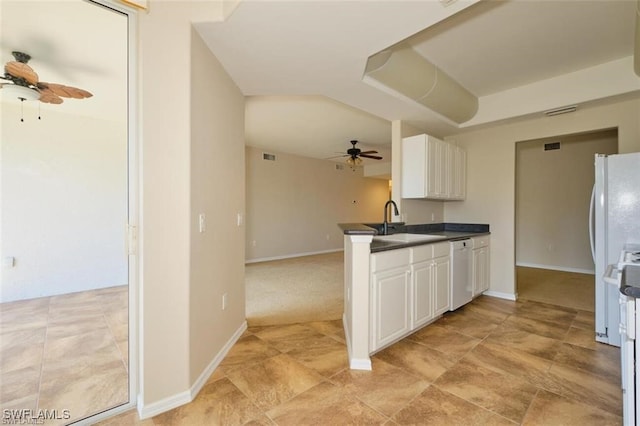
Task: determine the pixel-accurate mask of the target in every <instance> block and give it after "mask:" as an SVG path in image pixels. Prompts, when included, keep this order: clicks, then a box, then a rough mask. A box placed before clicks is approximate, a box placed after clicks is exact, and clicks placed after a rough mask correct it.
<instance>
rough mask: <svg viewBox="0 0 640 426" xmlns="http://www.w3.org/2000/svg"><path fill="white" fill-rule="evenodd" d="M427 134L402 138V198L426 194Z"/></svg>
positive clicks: (421, 196)
mask: <svg viewBox="0 0 640 426" xmlns="http://www.w3.org/2000/svg"><path fill="white" fill-rule="evenodd" d="M426 174H427V136H426V135H416V136H411V137H408V138H404V139H402V198H424V197H426V196H427V188H426V187H425V185H426V183H427V175H426Z"/></svg>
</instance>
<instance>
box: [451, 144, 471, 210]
mask: <svg viewBox="0 0 640 426" xmlns="http://www.w3.org/2000/svg"><path fill="white" fill-rule="evenodd" d="M447 145H448V146H447V148H448V161H449V193H448V195H449V199H452V200H464V199H465V198H466V196H467V153H466V151H465V150H464V149H462V148H460V147H459V146H456V145H452V144H447Z"/></svg>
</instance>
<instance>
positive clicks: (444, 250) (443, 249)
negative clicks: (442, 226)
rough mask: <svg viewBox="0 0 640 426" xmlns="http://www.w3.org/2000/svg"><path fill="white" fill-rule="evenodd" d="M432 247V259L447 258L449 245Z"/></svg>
mask: <svg viewBox="0 0 640 426" xmlns="http://www.w3.org/2000/svg"><path fill="white" fill-rule="evenodd" d="M432 246H433V257H434V258H435V257H442V256H449V243H448V242H446V243H436V244H432Z"/></svg>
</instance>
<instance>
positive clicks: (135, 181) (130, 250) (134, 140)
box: [78, 0, 141, 424]
mask: <svg viewBox="0 0 640 426" xmlns="http://www.w3.org/2000/svg"><path fill="white" fill-rule="evenodd" d="M85 1H88V2H89V3H93V4H95V5H96V7H104V8H106V9H111V10H114V11H116V12H119V13H122V14H123V15H125V16H126V18H127V86H128V87H127V197H128V200H127V222H128V223H127V226H126V229H125V230H124V232H125V233H126V240H127V254H128V274H129V276H128V278H129V286H128V296H129V305H128V310H129V315H128V332H129V336H128V338H129V344H128V352H129V354H128V360H129V369H128V372H129V381H128V382H129V401H128V402H127V403H126V404H122V405H119V406H117V407H113V408H110V409H107V410H105V411H102V412H100V413H97V414H95V415H93V416H91V417H87V418H85V419H82V420H80V421H79V422H78V424H93V423H95V422H97V421H100V420H104V419H107V418H110V417H113V416H115V415H117V414H120V413H123V412H125V411H129V410H131V409H134V408H136V406H137V400H138V389H139V386H138V384H139V371H140V365H139V362H138V360H139V350H138V342H139V335H138V330H139V328H138V324H139V321H138V313H139V311H140V308H139V307H140V306H141V302H140V297H139V294H140V292H139V276H140V275H139V258H140V249H139V244H138V230H139V229H140V226H139V224H140V201H139V199H140V176H139V175H140V169H141V167H140V154H139V153H140V144H139V141H140V140H141V138H140V136H139V135H140V127H139V125H138V116H139V102H138V99H139V96H138V24H137V21H138V16H137V14H138V10H137V9H135V8H134V7H132V6H130V5H128V4H125V3H124V0H122V1H118V0H85ZM109 13H111V12H109Z"/></svg>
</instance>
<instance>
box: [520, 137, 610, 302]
mask: <svg viewBox="0 0 640 426" xmlns="http://www.w3.org/2000/svg"><path fill="white" fill-rule="evenodd" d="M617 152H618V131H617V129H605V130H600V131H596V132H589V133H580V134H572V135H562V136H557V137H550V138H544V139H536V140H529V141H522V142H518V143H517V144H516V221H515V222H516V232H515V235H516V289H517V293H518V297H519V298H522V299H527V300H533V301H537V302H545V303H551V304H555V305H560V306H565V307H569V308H575V309H580V310H585V311H589V312H594V311H595V281H594V275H593V274H594V272H595V271H594V261H593V258H592V256H591V248H590V241H589V205H590V198H591V189H592V187H593V183H594V180H595V177H594V158H595V154H596V153H599V154H615V153H617Z"/></svg>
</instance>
